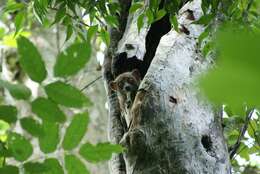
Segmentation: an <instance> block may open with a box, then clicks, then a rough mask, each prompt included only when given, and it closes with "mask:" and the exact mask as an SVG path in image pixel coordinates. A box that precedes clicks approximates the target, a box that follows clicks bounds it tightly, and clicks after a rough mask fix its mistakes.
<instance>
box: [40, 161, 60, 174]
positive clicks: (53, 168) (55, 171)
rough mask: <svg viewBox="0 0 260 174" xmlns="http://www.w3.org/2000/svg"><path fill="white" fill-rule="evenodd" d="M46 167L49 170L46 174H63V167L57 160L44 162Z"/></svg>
mask: <svg viewBox="0 0 260 174" xmlns="http://www.w3.org/2000/svg"><path fill="white" fill-rule="evenodd" d="M44 165H45V166H46V167H47V168H48V171H47V172H45V173H44V174H63V173H64V172H63V169H62V166H61V165H60V163H59V161H58V160H57V159H55V158H48V159H46V160H45V161H44Z"/></svg>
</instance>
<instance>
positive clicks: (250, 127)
mask: <svg viewBox="0 0 260 174" xmlns="http://www.w3.org/2000/svg"><path fill="white" fill-rule="evenodd" d="M256 130H257V124H256V122H255V121H253V120H251V121H250V122H249V125H248V128H247V132H248V134H249V135H250V137H252V138H257V137H255V131H256Z"/></svg>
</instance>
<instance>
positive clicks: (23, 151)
mask: <svg viewBox="0 0 260 174" xmlns="http://www.w3.org/2000/svg"><path fill="white" fill-rule="evenodd" d="M8 148H9V149H10V151H11V153H12V156H13V157H14V159H16V160H17V161H25V160H27V159H28V158H29V157H30V156H31V155H32V153H33V147H32V145H31V143H30V142H29V141H28V140H27V139H25V138H24V137H23V136H21V135H20V134H17V133H10V134H9V136H8Z"/></svg>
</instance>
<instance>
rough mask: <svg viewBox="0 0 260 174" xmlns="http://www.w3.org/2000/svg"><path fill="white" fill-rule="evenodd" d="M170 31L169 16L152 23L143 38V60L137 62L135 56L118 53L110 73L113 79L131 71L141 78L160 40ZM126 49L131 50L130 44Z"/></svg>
mask: <svg viewBox="0 0 260 174" xmlns="http://www.w3.org/2000/svg"><path fill="white" fill-rule="evenodd" d="M170 30H171V23H170V21H169V14H166V15H165V16H164V17H162V18H161V19H160V20H158V21H156V22H154V23H152V24H151V26H150V29H149V31H148V33H147V35H146V38H145V48H146V52H145V55H144V58H143V60H139V59H138V58H137V57H136V56H133V57H130V58H127V53H126V52H122V53H119V54H118V55H117V56H115V57H114V58H113V63H112V72H113V76H114V78H115V77H117V76H118V75H120V74H122V73H124V72H129V71H132V70H133V69H138V70H139V72H140V73H141V77H142V78H143V77H144V76H145V74H146V72H147V71H148V69H149V66H150V64H151V62H152V60H153V58H154V56H155V53H156V50H157V47H158V45H159V43H160V40H161V38H162V37H163V36H164V35H165V34H167V33H168V32H169V31H170ZM126 47H127V49H129V50H131V49H132V48H133V46H132V45H131V44H126Z"/></svg>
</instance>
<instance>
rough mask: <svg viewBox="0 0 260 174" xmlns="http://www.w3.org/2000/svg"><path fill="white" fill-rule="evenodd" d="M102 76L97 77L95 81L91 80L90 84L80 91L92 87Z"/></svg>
mask: <svg viewBox="0 0 260 174" xmlns="http://www.w3.org/2000/svg"><path fill="white" fill-rule="evenodd" d="M101 78H102V76H99V77H97V78H96V79H95V80H93V81H92V82H90V83H89V84H87V85H86V86H84V87H83V88H82V89H81V90H80V91H83V90H85V89H87V88H88V87H90V86H91V85H93V84H94V83H95V82H96V81H98V80H99V79H101Z"/></svg>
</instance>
